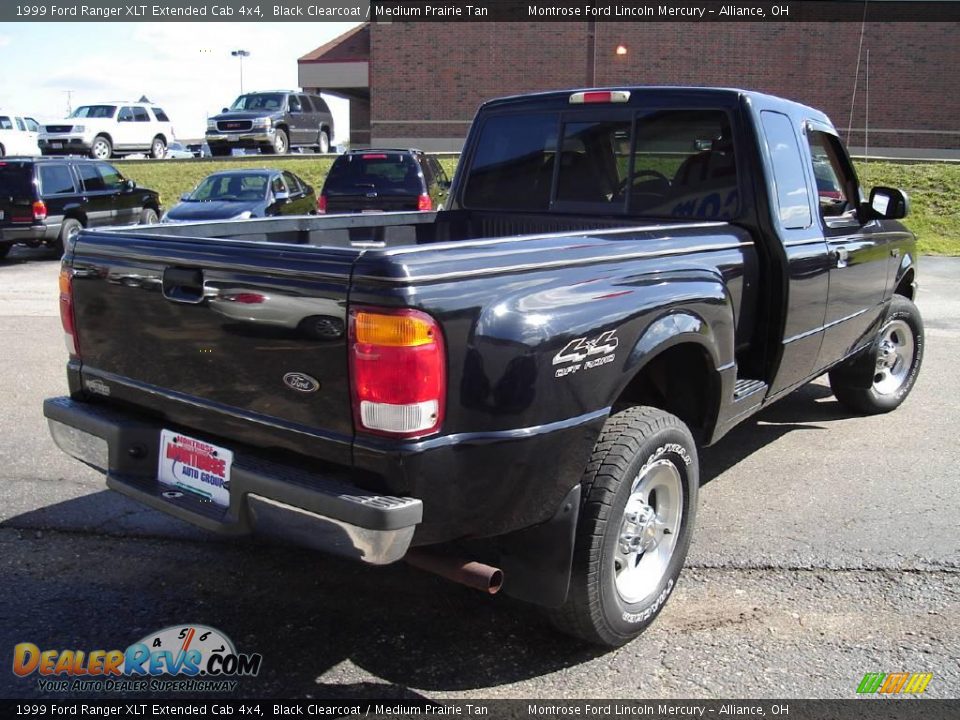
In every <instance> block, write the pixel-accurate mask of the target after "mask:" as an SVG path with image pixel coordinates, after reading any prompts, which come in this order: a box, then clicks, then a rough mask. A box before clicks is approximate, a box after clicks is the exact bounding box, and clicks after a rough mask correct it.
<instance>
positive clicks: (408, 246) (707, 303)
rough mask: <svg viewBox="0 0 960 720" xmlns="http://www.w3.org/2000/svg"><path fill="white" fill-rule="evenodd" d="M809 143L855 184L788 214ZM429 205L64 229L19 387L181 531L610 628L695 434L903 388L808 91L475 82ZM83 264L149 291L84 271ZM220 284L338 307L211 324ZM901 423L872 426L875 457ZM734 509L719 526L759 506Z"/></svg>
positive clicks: (861, 231) (870, 264) (656, 604)
mask: <svg viewBox="0 0 960 720" xmlns="http://www.w3.org/2000/svg"><path fill="white" fill-rule="evenodd" d="M821 154H825V155H826V156H827V157H829V159H830V162H831V166H832V169H833V172H834V174H835V176H836V177H837V178H838V179H839V186H840V187H842V188H845V194H846V197H849V198H858V202H856V203H855V204H850V205H849V206H848V207H847V208H846V209H845V210H844V211H843V212H842V214H840V215H830V214H826V213H825V212H824V211H823V209H822V208H821V206H820V203H819V202H818V191H817V185H816V182H815V181H814V175H813V168H812V165H813V158H814V157H816V156H818V155H821ZM861 197H863V198H864V200H863V201H859V198H861ZM867 198H869V199H867ZM446 203H447V209H446V210H444V212H438V213H401V214H379V215H341V216H329V217H317V218H296V219H293V218H287V219H279V220H274V221H271V222H252V223H251V222H245V223H243V222H224V223H208V224H204V225H202V226H201V225H182V226H175V227H172V228H164V227H157V228H145V229H144V230H143V231H142V232H136V233H135V232H129V233H127V232H124V231H116V232H111V233H97V232H91V233H83V234H82V235H81V237H80V239H79V241H78V243H77V245H76V248H75V249H74V251H73V252H74V253H75V254H71V255H70V256H68V257H67V258H65V263H64V266H63V269H62V275H61V280H60V282H61V288H63V289H62V291H61V293H62V294H61V303H60V308H61V312H62V314H63V326H64V328H66V329H67V333H68V347H70V348H72V350H71V358H70V361H69V364H68V365H67V379H68V384H69V388H70V392H71V397H62V398H52V399H49V400H47V401H46V403H45V405H44V413H45V415H46V417H47V418H48V419H49V421H50V429H51V432H52V434H53V437H54V438H55V440H56V441H57V443H58V445H59V446H60V447H61V448H62V449H63V450H64V451H65V452H67V453H70V454H72V455H74V456H75V457H78V458H80V459H81V460H83V461H84V462H86V463H88V464H90V465H92V466H94V467H97V468H100V469H101V470H103V471H105V472H106V473H107V483H108V485H109V487H111V488H113V489H114V490H117V491H120V492H122V493H124V494H126V495H128V496H130V497H132V498H134V499H135V500H137V501H138V502H140V503H143V504H145V505H147V506H149V507H152V508H154V509H157V510H160V511H162V512H165V513H168V514H171V515H173V516H176V517H179V518H182V519H184V520H187V521H189V522H192V523H194V524H196V525H198V526H201V527H204V528H206V529H209V530H215V531H219V532H221V533H223V534H225V535H232V536H236V535H240V534H246V533H249V532H252V531H253V530H254V529H257V530H258V531H263V532H278V533H281V534H285V535H287V536H288V537H291V538H295V539H296V541H297V542H299V543H302V544H304V545H307V546H310V547H314V548H319V549H322V550H325V551H329V552H335V553H340V554H344V555H347V556H349V557H352V558H354V559H359V560H362V561H364V562H367V563H374V564H385V563H391V562H395V561H397V560H401V559H403V560H406V561H407V562H410V563H412V564H415V565H416V566H418V567H421V568H424V569H428V570H431V571H433V572H437V573H439V574H441V575H443V576H445V577H448V578H451V579H455V580H457V581H458V582H463V583H465V584H468V585H470V586H472V587H479V588H481V589H483V590H484V591H486V592H494V591H496V590H497V589H499V588H500V587H501V585H502V588H503V591H504V592H505V593H507V594H509V595H511V596H513V597H515V598H519V599H522V600H525V601H529V602H533V603H536V604H538V605H541V606H543V607H545V608H547V609H548V615H549V617H550V618H551V620H552V621H553V622H554V623H555V624H556V625H557V627H558V628H560V629H561V630H563V631H564V632H567V633H570V634H572V635H575V636H578V637H580V638H582V639H585V640H588V641H590V642H595V643H600V644H604V645H610V646H615V645H622V644H623V643H626V642H628V641H629V640H630V639H632V638H634V637H636V636H637V635H638V634H639V633H640V632H641V631H642V630H643V629H644V628H645V627H647V626H648V625H649V624H650V623H651V622H652V621H653V619H654V618H655V617H656V616H657V614H658V613H659V612H660V610H661V609H662V608H663V607H664V604H665V603H666V602H667V601H668V599H669V598H670V596H671V594H672V592H673V591H674V590H675V588H676V586H677V582H678V580H679V578H680V574H681V569H682V567H683V564H684V558H685V556H686V553H687V549H688V547H689V544H690V540H691V537H692V532H693V528H694V524H695V519H696V508H697V496H698V491H699V486H700V474H699V460H698V453H699V449H700V447H702V446H708V445H712V444H714V443H717V442H718V441H720V440H721V439H722V438H723V437H724V435H725V434H727V433H728V432H729V431H730V430H731V429H732V428H734V427H736V426H737V425H738V424H739V423H741V422H743V421H744V420H746V419H747V418H749V417H751V416H753V415H754V414H756V413H757V412H759V411H760V410H762V409H763V408H765V407H768V406H769V405H770V404H772V403H773V402H775V401H777V400H779V399H781V398H783V397H786V396H787V395H788V394H789V393H790V392H791V391H793V390H795V389H797V388H799V387H801V386H802V385H804V384H805V383H807V382H809V381H811V380H813V379H814V378H816V377H818V376H820V375H823V374H826V373H829V377H830V387H831V388H832V389H833V392H834V394H835V395H836V397H837V399H838V400H839V401H840V402H841V403H842V404H843V405H844V406H845V407H846V408H847V409H848V410H850V411H851V412H856V413H866V414H880V413H886V412H890V411H892V410H894V409H895V408H897V407H898V406H899V405H900V404H901V403H902V402H903V401H904V400H905V399H906V398H907V397H908V395H909V394H910V392H911V390H912V388H913V387H914V384H915V382H916V380H917V377H918V374H919V372H920V367H921V363H922V360H923V354H924V349H925V344H924V332H923V322H922V319H921V316H920V313H919V311H918V310H917V308H916V306H915V305H914V303H913V298H914V296H915V291H916V277H917V262H916V258H917V253H916V238H915V237H914V236H913V235H912V234H911V233H910V232H909V231H908V230H907V229H906V228H905V227H904V226H903V225H902V224H901V223H900V222H899V220H900V219H901V218H903V217H904V216H905V215H906V214H907V211H908V202H907V198H906V195H905V194H904V193H903V192H902V191H900V190H897V189H895V188H890V187H874V188H873V189H872V190H870V191H869V193H867V192H863V193H862V194H861V187H860V184H859V181H858V179H857V175H856V172H855V169H854V166H853V164H852V163H851V162H850V159H849V156H848V155H847V152H846V150H845V149H844V146H843V143H842V142H841V140H840V137H839V134H838V133H837V131H836V129H835V128H834V127H833V125H832V124H831V122H830V120H829V118H828V117H827V116H826V115H824V114H823V113H822V112H819V111H817V110H815V109H813V108H810V107H807V106H805V105H801V104H798V103H794V102H790V101H787V100H783V99H780V98H775V97H772V96H770V95H764V94H761V93H755V92H747V91H741V90H733V89H716V88H666V87H650V88H639V87H623V88H616V89H597V90H590V91H583V90H570V91H565V92H559V91H554V92H547V93H538V94H534V95H528V96H516V97H511V98H503V99H499V100H492V101H490V102H487V103H485V104H483V105H482V106H481V107H480V110H479V112H478V114H477V117H476V119H475V120H474V122H473V125H472V127H471V129H470V131H469V133H468V135H467V139H466V143H465V145H464V152H463V155H462V160H461V166H460V167H459V168H458V170H457V173H456V176H455V177H454V180H453V185H452V187H451V189H450V194H449V196H448V199H447V201H446ZM146 238H149V242H148V241H146ZM131 246H133V247H135V251H132V250H131ZM114 268H117V269H121V270H122V271H123V272H126V273H136V274H137V275H139V276H143V277H150V278H153V282H154V283H155V284H156V283H158V282H159V283H160V285H159V287H162V292H155V291H148V290H145V289H143V288H140V287H137V288H123V287H118V286H114V285H110V284H109V283H108V282H107V281H106V280H105V279H104V275H108V274H109V272H110V271H111V270H112V269H114ZM140 282H144V281H140ZM221 289H222V290H223V291H225V292H227V293H230V294H246V295H249V296H256V295H263V296H270V295H271V294H276V293H280V294H284V295H287V296H293V297H294V298H296V300H297V302H295V303H290V304H288V305H287V311H288V312H289V313H290V316H291V320H295V319H297V318H300V317H305V316H308V315H309V314H313V313H315V314H317V315H324V316H327V317H328V318H329V317H334V318H336V319H339V320H340V321H341V324H340V325H336V324H332V325H331V324H329V323H328V325H327V326H326V327H327V330H328V331H329V334H328V335H327V336H325V337H309V336H305V335H296V336H294V335H293V333H291V332H287V331H282V332H276V333H269V332H265V329H264V328H262V327H261V326H255V325H253V324H252V323H251V324H250V325H248V326H243V327H242V328H241V330H239V331H238V329H237V328H236V326H235V325H234V324H231V323H224V320H223V315H222V314H221V313H219V312H217V311H216V309H215V308H214V307H212V305H213V303H212V302H210V299H211V297H213V294H214V293H219V292H221ZM252 299H254V300H256V298H255V297H253V298H252ZM232 300H233V301H234V302H242V298H239V297H234V298H233V299H232ZM228 302H229V301H228ZM282 308H283V305H282V303H278V304H277V306H276V308H275V309H276V310H277V311H278V312H282V311H283V310H282ZM338 330H340V332H339V334H338V332H337V331H338ZM198 350H201V351H202V352H198ZM902 422H903V418H902V417H900V418H891V419H890V420H888V421H887V422H886V423H883V422H879V421H878V422H877V423H875V424H872V425H871V427H870V429H869V431H870V432H874V433H880V434H882V435H883V437H884V438H885V439H886V442H888V443H890V445H889V447H890V452H897V451H898V448H899V446H900V444H902V443H904V442H907V441H906V440H905V439H904V438H902V437H901V433H899V432H898V428H899V424H900V423H902ZM824 432H827V431H826V430H824V431H821V432H818V433H817V435H823V433H824ZM848 441H849V440H848ZM809 442H810V443H811V445H810V450H811V452H815V450H816V446H817V445H818V444H819V443H823V442H830V439H829V438H826V439H824V438H821V437H817V438H812V439H810V440H809ZM830 470H833V471H835V472H836V474H835V476H831V477H825V478H823V482H825V483H826V482H844V477H843V468H833V469H828V471H830ZM784 471H785V472H788V471H789V470H788V469H785V470H784ZM776 480H777V479H776V478H771V482H775V481H776ZM730 491H731V492H734V493H736V492H737V490H736V488H734V487H731V488H730ZM811 492H812V493H813V499H810V498H809V497H805V498H804V499H803V500H802V501H803V502H807V501H808V500H809V501H810V502H815V501H816V489H815V488H814V489H811ZM743 505H744V513H743V517H736V518H730V519H729V521H730V523H731V526H732V527H735V526H736V524H737V523H738V522H745V521H747V520H746V518H747V517H748V516H749V515H750V514H751V513H755V512H757V511H758V509H757V508H752V507H750V498H749V497H743ZM784 512H789V508H786V509H785V510H784ZM850 513H851V518H853V517H855V516H856V513H857V508H855V507H851V508H850ZM719 551H720V552H722V548H720V549H719ZM291 557H294V556H293V555H291ZM296 557H299V556H296ZM302 562H307V561H306V560H305V559H304V560H303V561H302ZM370 581H371V582H376V578H375V577H371V580H370ZM344 612H349V610H344Z"/></svg>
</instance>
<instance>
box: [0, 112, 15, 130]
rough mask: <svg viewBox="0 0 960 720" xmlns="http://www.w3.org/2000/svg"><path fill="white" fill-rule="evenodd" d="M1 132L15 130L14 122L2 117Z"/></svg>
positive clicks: (0, 119)
mask: <svg viewBox="0 0 960 720" xmlns="http://www.w3.org/2000/svg"><path fill="white" fill-rule="evenodd" d="M0 130H13V121H12V120H11V119H10V118H8V117H7V116H6V115H0Z"/></svg>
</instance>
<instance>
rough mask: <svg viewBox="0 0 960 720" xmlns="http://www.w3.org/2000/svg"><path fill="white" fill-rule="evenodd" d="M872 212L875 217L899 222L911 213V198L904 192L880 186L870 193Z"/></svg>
mask: <svg viewBox="0 0 960 720" xmlns="http://www.w3.org/2000/svg"><path fill="white" fill-rule="evenodd" d="M870 210H871V211H872V212H873V215H874V217H877V218H882V219H884V220H899V219H900V218H905V217H906V216H907V214H908V213H909V212H910V198H908V197H907V194H906V193H905V192H904V191H903V190H899V189H897V188H891V187H883V186H878V187H875V188H873V190H871V191H870Z"/></svg>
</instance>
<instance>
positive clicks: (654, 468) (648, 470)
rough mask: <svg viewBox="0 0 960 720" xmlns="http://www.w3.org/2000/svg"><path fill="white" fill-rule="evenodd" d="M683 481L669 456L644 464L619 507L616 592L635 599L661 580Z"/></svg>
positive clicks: (670, 549)
mask: <svg viewBox="0 0 960 720" xmlns="http://www.w3.org/2000/svg"><path fill="white" fill-rule="evenodd" d="M682 514H683V481H682V479H681V477H680V472H679V470H677V467H676V465H674V464H673V463H672V462H670V461H669V460H657V461H656V462H654V463H651V464H649V465H646V466H644V468H643V469H642V470H641V471H640V474H639V475H638V476H637V477H636V479H635V480H634V481H633V487H632V488H631V490H630V497H629V498H627V504H626V505H625V506H624V509H623V519H622V520H621V522H620V534H619V537H618V538H617V549H616V552H615V553H614V559H613V565H614V573H615V575H616V580H615V583H616V587H617V593H618V594H619V595H620V599H621V600H623V602H625V603H636V602H640V601H641V600H643V599H644V598H645V597H647V596H648V595H650V594H651V593H652V592H653V591H654V590H655V589H656V588H657V586H658V585H659V584H660V581H661V580H662V579H663V576H664V574H665V573H666V572H667V566H668V565H669V564H670V558H671V557H673V550H674V548H675V547H676V545H677V538H678V537H679V535H680V519H681V516H682Z"/></svg>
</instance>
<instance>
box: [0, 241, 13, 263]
mask: <svg viewBox="0 0 960 720" xmlns="http://www.w3.org/2000/svg"><path fill="white" fill-rule="evenodd" d="M12 247H13V245H0V260H3V259H4V258H5V257H6V256H7V253H9V252H10V248H12Z"/></svg>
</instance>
